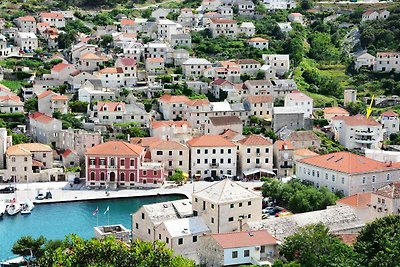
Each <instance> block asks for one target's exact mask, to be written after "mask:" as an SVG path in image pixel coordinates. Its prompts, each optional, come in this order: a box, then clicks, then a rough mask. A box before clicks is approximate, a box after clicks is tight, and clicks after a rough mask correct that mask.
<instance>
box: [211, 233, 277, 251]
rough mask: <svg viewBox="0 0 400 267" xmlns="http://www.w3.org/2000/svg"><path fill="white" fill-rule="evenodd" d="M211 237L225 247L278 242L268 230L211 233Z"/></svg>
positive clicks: (274, 243)
mask: <svg viewBox="0 0 400 267" xmlns="http://www.w3.org/2000/svg"><path fill="white" fill-rule="evenodd" d="M210 237H212V238H213V239H215V241H217V243H218V244H219V245H220V246H221V247H222V248H224V249H226V248H241V247H254V246H262V245H277V244H278V242H277V240H276V239H275V237H273V236H272V235H271V234H270V233H269V232H268V231H266V230H259V231H244V232H232V233H222V234H211V235H210Z"/></svg>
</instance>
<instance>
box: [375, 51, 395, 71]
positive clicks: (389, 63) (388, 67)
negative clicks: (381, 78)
mask: <svg viewBox="0 0 400 267" xmlns="http://www.w3.org/2000/svg"><path fill="white" fill-rule="evenodd" d="M374 70H375V71H381V72H391V71H394V72H400V52H377V53H376V61H375V66H374Z"/></svg>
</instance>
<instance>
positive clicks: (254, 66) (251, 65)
mask: <svg viewBox="0 0 400 267" xmlns="http://www.w3.org/2000/svg"><path fill="white" fill-rule="evenodd" d="M235 63H236V64H238V65H239V67H240V74H248V75H250V76H255V75H256V74H257V72H258V71H259V70H260V68H261V63H260V62H258V61H257V60H255V59H250V58H249V59H238V60H235Z"/></svg>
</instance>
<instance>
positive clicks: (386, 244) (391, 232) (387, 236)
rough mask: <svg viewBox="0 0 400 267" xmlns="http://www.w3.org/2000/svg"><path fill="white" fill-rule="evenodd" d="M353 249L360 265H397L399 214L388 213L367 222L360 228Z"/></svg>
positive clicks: (398, 256) (370, 266) (399, 243)
mask: <svg viewBox="0 0 400 267" xmlns="http://www.w3.org/2000/svg"><path fill="white" fill-rule="evenodd" d="M354 250H355V251H356V252H357V254H358V260H359V264H360V266H365V267H390V266H399V262H400V216H399V215H389V216H386V217H383V218H380V219H377V220H375V221H373V222H372V223H369V224H367V225H366V226H365V227H364V228H363V229H362V230H361V232H360V235H359V236H358V238H357V241H356V243H355V244H354Z"/></svg>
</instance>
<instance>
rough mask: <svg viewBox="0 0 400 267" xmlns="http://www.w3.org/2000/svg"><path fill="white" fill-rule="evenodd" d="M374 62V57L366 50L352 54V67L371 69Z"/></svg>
mask: <svg viewBox="0 0 400 267" xmlns="http://www.w3.org/2000/svg"><path fill="white" fill-rule="evenodd" d="M375 64H376V58H375V57H374V56H373V55H371V54H369V53H368V52H366V51H363V52H361V53H357V54H355V55H354V68H355V69H356V70H359V69H360V68H361V67H367V68H370V69H372V68H373V67H374V66H375Z"/></svg>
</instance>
